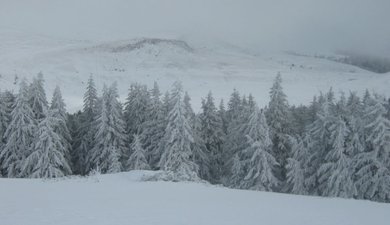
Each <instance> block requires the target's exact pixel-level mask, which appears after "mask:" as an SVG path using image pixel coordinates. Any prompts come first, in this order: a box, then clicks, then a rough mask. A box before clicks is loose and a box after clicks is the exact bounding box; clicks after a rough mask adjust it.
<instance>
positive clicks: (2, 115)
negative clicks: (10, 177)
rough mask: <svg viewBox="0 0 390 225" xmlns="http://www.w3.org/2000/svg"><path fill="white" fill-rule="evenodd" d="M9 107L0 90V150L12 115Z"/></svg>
mask: <svg viewBox="0 0 390 225" xmlns="http://www.w3.org/2000/svg"><path fill="white" fill-rule="evenodd" d="M7 109H8V107H7V103H6V101H5V96H4V93H2V92H0V152H1V150H2V147H3V144H5V137H4V133H5V131H6V130H7V127H8V124H9V122H10V120H9V119H10V116H9V115H8V110H7ZM0 174H1V173H0Z"/></svg>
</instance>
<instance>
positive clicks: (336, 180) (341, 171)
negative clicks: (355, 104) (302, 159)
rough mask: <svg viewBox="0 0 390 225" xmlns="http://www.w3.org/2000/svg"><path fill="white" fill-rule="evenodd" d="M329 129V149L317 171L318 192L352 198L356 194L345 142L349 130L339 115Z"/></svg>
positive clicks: (324, 194)
mask: <svg viewBox="0 0 390 225" xmlns="http://www.w3.org/2000/svg"><path fill="white" fill-rule="evenodd" d="M329 131H330V135H331V136H330V140H329V141H330V149H329V151H328V152H327V154H326V156H325V162H324V163H323V164H322V165H321V166H320V168H319V169H318V171H317V174H318V182H319V183H320V192H321V194H322V195H323V196H332V197H343V198H352V197H354V196H355V195H356V186H355V183H354V181H353V173H354V168H353V164H352V159H351V156H350V154H349V153H348V152H347V150H348V148H347V143H346V139H347V137H348V135H349V132H350V131H349V129H348V127H347V125H346V123H345V121H344V120H343V119H342V118H341V116H338V117H337V118H336V119H335V121H334V122H333V123H332V125H331V126H330V127H329Z"/></svg>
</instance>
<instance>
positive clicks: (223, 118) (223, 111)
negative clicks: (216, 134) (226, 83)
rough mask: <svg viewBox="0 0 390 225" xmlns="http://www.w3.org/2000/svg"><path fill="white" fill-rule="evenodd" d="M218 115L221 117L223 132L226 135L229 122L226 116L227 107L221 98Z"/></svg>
mask: <svg viewBox="0 0 390 225" xmlns="http://www.w3.org/2000/svg"><path fill="white" fill-rule="evenodd" d="M218 115H219V117H220V118H221V122H222V131H223V134H224V135H225V136H226V133H227V125H228V122H227V118H226V109H225V104H224V102H223V99H221V101H220V102H219V108H218Z"/></svg>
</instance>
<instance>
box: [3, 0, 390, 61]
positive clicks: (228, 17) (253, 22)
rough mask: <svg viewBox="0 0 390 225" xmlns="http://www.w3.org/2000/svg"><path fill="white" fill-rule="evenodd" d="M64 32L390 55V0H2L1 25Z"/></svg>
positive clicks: (87, 36) (72, 35) (81, 35)
mask: <svg viewBox="0 0 390 225" xmlns="http://www.w3.org/2000/svg"><path fill="white" fill-rule="evenodd" d="M1 27H6V28H12V29H17V30H25V31H29V32H34V33H39V34H45V35H49V36H59V37H63V38H78V39H98V40H100V39H102V40H115V39H126V38H130V37H136V36H164V35H166V36H178V37H180V36H181V35H185V36H193V37H202V38H218V39H221V40H225V41H227V42H232V43H234V44H237V45H241V46H247V47H248V46H250V47H253V46H254V47H256V48H259V49H261V48H264V47H272V48H278V49H298V50H299V49H303V50H318V51H322V50H335V49H355V50H359V51H363V52H370V53H376V54H381V55H387V56H390V0H66V1H64V0H18V1H15V0H0V28H1Z"/></svg>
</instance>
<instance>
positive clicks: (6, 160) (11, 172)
mask: <svg viewBox="0 0 390 225" xmlns="http://www.w3.org/2000/svg"><path fill="white" fill-rule="evenodd" d="M28 100H29V92H28V87H27V84H26V82H25V80H22V81H21V82H20V89H19V93H18V95H17V97H16V99H15V104H14V107H13V110H12V112H11V121H10V123H9V125H8V128H7V130H6V132H5V134H4V135H5V136H6V137H7V143H6V145H5V146H4V149H3V150H2V152H1V154H0V162H1V163H0V165H1V168H2V170H3V171H5V172H6V175H7V176H8V177H21V176H22V175H21V165H22V163H24V160H25V158H26V156H27V155H28V154H29V153H30V150H31V147H32V144H33V139H34V134H35V130H36V125H35V121H34V114H33V112H32V110H31V108H30V105H29V102H28Z"/></svg>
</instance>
